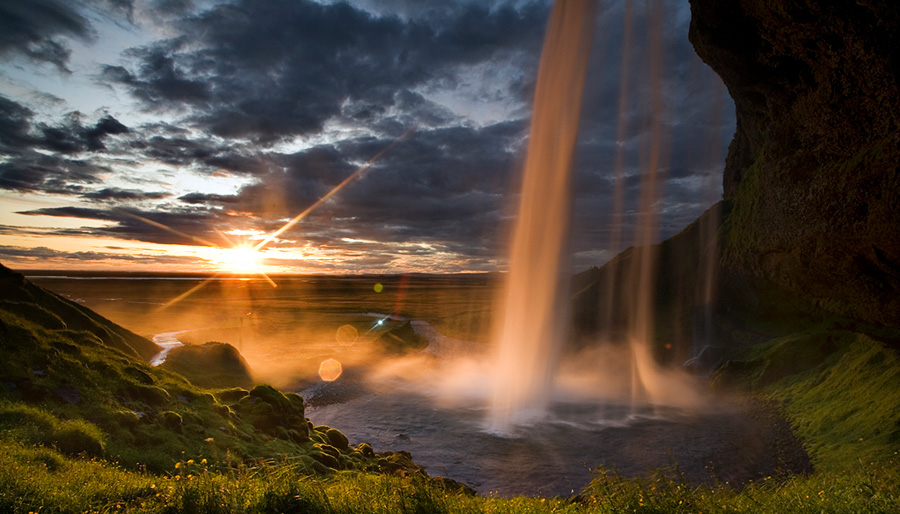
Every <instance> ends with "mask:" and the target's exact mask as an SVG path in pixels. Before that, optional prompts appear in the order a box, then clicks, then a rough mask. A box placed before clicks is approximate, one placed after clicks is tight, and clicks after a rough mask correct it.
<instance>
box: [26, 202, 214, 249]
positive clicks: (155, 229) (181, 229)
mask: <svg viewBox="0 0 900 514" xmlns="http://www.w3.org/2000/svg"><path fill="white" fill-rule="evenodd" d="M18 214H24V215H28V216H56V217H63V218H80V219H89V220H99V221H109V222H114V223H115V224H114V225H112V226H110V227H96V228H95V227H89V228H82V229H79V230H78V235H90V236H95V237H99V236H105V237H116V238H121V239H134V240H139V241H147V242H152V243H161V244H187V245H198V244H199V245H206V244H215V243H217V242H219V240H220V237H219V236H218V235H217V233H216V231H215V229H216V226H217V220H216V216H215V214H214V213H211V212H210V211H208V210H206V209H199V208H196V209H181V210H167V211H140V210H124V209H99V208H87V207H47V208H42V209H32V210H29V211H21V212H19V213H18ZM164 227H165V228H164ZM58 233H61V232H58Z"/></svg>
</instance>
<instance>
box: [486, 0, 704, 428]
mask: <svg viewBox="0 0 900 514" xmlns="http://www.w3.org/2000/svg"><path fill="white" fill-rule="evenodd" d="M647 7H648V9H647V15H648V16H647V25H646V29H647V35H648V40H647V55H646V59H647V61H648V65H649V66H648V67H647V69H646V70H645V75H644V76H643V77H641V82H642V84H645V85H646V86H648V87H647V88H646V90H647V91H648V92H649V101H644V102H640V104H639V105H640V108H641V109H642V110H643V112H644V120H645V122H644V123H645V125H644V127H643V133H644V134H646V136H647V137H645V138H644V140H643V144H642V148H641V170H642V171H641V174H640V199H639V204H638V206H637V211H636V214H637V219H636V224H635V229H634V251H632V252H631V257H630V258H629V259H623V260H622V262H620V261H619V260H618V258H617V259H614V261H613V262H612V263H611V265H610V266H609V268H610V269H609V270H608V271H610V273H609V278H608V280H607V282H606V284H607V285H606V287H605V290H604V291H602V292H601V294H604V295H605V298H604V299H603V301H601V302H600V305H602V306H603V311H602V312H599V313H598V315H599V319H600V323H601V327H600V336H599V344H601V345H606V344H612V345H616V344H621V343H627V345H628V348H629V350H628V351H627V352H625V355H627V356H626V357H624V359H625V360H624V361H617V362H616V363H614V364H613V366H617V367H618V369H619V370H620V373H621V371H622V370H629V371H626V372H625V376H623V377H622V379H623V380H622V382H623V383H624V384H627V385H626V387H625V389H626V390H627V391H628V393H625V395H623V397H620V398H618V400H619V401H625V402H629V401H630V403H631V405H632V412H637V411H638V410H640V409H643V408H645V406H648V405H649V406H654V405H660V404H665V405H677V406H683V407H686V406H696V405H698V404H699V403H702V396H701V395H700V394H699V392H698V391H697V389H696V387H694V385H693V384H692V382H691V380H690V379H689V377H687V376H686V375H684V374H681V373H679V372H677V371H675V370H669V369H665V368H663V367H661V366H660V365H659V364H658V363H657V362H656V360H655V358H654V356H653V349H652V345H651V342H652V341H653V339H654V329H655V327H654V323H655V319H654V303H655V299H654V291H655V284H654V281H655V273H656V270H657V268H658V266H657V262H656V261H657V258H658V256H657V254H656V248H655V247H654V244H655V243H656V242H657V239H658V234H659V211H660V200H661V196H662V194H661V189H662V184H663V180H664V177H665V172H666V166H664V162H665V159H667V158H668V152H669V146H670V144H671V141H670V135H669V134H668V133H667V132H666V129H667V128H669V126H668V124H667V123H666V121H665V120H666V119H668V118H667V116H668V115H669V112H668V109H669V107H668V106H667V104H666V98H665V97H666V95H664V94H663V80H662V68H663V63H664V57H663V42H662V38H661V33H662V30H661V27H662V23H663V19H664V13H663V5H662V4H661V3H652V4H648V6H647ZM595 13H596V3H595V2H593V1H582V0H569V1H558V2H557V3H556V4H555V5H554V8H553V13H552V15H551V19H550V22H549V25H548V30H547V35H546V37H545V42H544V48H543V52H542V54H541V64H540V70H539V73H538V81H537V88H536V92H535V100H534V111H533V116H532V124H531V132H530V139H529V146H528V153H527V156H526V161H525V167H524V174H523V186H522V196H521V200H520V204H519V216H518V220H517V224H516V227H515V230H514V232H513V240H512V247H511V252H510V267H509V273H508V274H507V281H506V287H505V292H504V297H503V301H502V303H501V304H500V308H499V309H498V318H499V323H498V324H497V325H496V327H495V333H494V339H493V340H494V343H495V345H496V346H495V355H494V361H493V363H494V370H495V373H494V381H495V382H494V387H493V391H492V397H491V403H490V416H489V420H488V422H489V428H490V429H491V430H492V431H495V432H499V433H509V431H510V429H511V428H512V427H514V426H515V425H517V424H519V423H522V422H528V421H531V420H534V419H536V418H539V417H542V416H544V414H545V413H546V412H547V408H548V406H549V404H550V400H551V395H552V394H553V390H554V378H555V373H556V367H557V364H558V360H559V358H560V350H561V346H562V340H561V339H562V335H563V332H564V329H565V323H566V321H567V316H566V312H565V309H564V305H565V302H566V299H567V298H566V296H567V295H566V291H564V288H563V287H562V286H561V284H562V283H563V281H562V280H561V277H562V273H563V272H564V271H565V266H566V264H567V259H568V245H569V241H568V236H569V222H570V219H569V218H570V211H571V203H572V198H571V191H570V189H571V180H572V179H571V168H572V160H573V151H574V147H575V142H576V134H577V129H578V122H579V114H580V113H579V111H580V106H581V95H582V89H583V83H584V77H585V74H586V67H587V61H588V53H589V49H590V46H591V39H592V29H593V25H594V16H595ZM631 15H632V9H631V2H626V5H625V23H624V29H625V30H624V34H623V55H622V65H621V66H622V78H621V84H620V88H621V89H620V92H619V101H620V106H619V127H618V131H617V144H618V148H617V152H616V163H615V191H614V212H613V226H612V227H611V236H610V241H609V243H610V246H609V248H610V249H611V250H613V251H617V250H618V249H619V246H620V244H621V240H622V239H623V237H622V225H623V224H624V220H623V217H624V216H623V214H624V212H625V207H624V204H625V202H624V188H625V177H624V173H623V170H624V168H625V163H624V161H625V153H624V149H623V148H622V146H623V145H624V140H625V139H626V136H627V131H626V126H625V120H626V118H627V116H628V109H629V104H628V91H629V90H630V89H633V88H630V87H629V79H628V77H629V66H630V61H631V59H630V49H629V47H630V45H631V39H632V38H631V32H632V30H631V23H632V22H631ZM712 258H715V256H713V257H712ZM625 264H627V265H625ZM706 265H707V268H712V267H714V266H713V261H709V262H707V263H706ZM714 280H715V277H714V276H712V275H706V276H704V279H703V281H704V283H703V284H702V286H701V287H702V288H703V295H702V296H703V298H702V300H703V301H705V302H707V303H709V302H711V301H712V298H711V296H712V294H713V291H714V286H713V284H714ZM615 317H618V319H616V320H615V321H614V319H613V318H615ZM617 339H618V341H617ZM617 355H619V357H617V358H618V359H622V358H623V357H621V355H622V352H618V353H617ZM598 364H602V366H600V365H598V369H599V368H601V367H605V368H606V369H608V368H609V367H610V363H598ZM625 377H628V378H625Z"/></svg>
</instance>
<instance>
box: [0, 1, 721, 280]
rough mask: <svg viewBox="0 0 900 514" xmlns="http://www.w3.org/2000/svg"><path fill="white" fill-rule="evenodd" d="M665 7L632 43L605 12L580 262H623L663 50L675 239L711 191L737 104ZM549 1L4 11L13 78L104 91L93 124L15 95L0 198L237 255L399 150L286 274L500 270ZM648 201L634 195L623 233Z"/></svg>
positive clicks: (3, 138)
mask: <svg viewBox="0 0 900 514" xmlns="http://www.w3.org/2000/svg"><path fill="white" fill-rule="evenodd" d="M665 8H666V17H665V20H666V22H665V24H663V25H656V26H653V24H652V23H650V18H649V16H648V13H646V12H644V11H643V10H642V8H637V7H635V8H634V10H633V11H634V12H633V16H632V18H631V23H632V29H633V30H632V38H631V41H630V44H629V47H628V52H623V44H624V43H623V40H624V39H625V38H624V32H625V31H624V13H625V9H624V4H621V3H615V2H613V3H610V4H607V3H604V9H603V10H602V12H601V15H600V17H599V19H598V21H597V23H598V30H597V41H596V42H595V45H594V47H595V50H594V53H593V54H592V64H591V72H590V75H589V78H588V84H587V87H586V94H585V95H586V96H585V107H584V115H583V118H584V119H583V123H582V129H581V144H580V146H579V149H578V165H577V170H576V198H575V202H574V209H575V211H574V220H575V225H574V228H573V235H574V240H575V243H574V246H573V250H574V252H575V257H574V265H575V267H576V268H582V269H583V268H584V267H587V266H590V265H596V264H601V263H602V262H603V261H604V260H606V259H608V258H609V257H611V256H612V255H611V253H612V252H614V251H615V249H614V248H611V247H610V243H609V240H608V236H609V233H610V223H611V221H612V219H613V217H612V213H611V206H612V203H613V200H612V198H613V185H614V179H613V177H614V168H615V163H616V162H617V161H616V159H617V155H618V156H619V157H620V158H621V161H622V162H623V163H624V165H623V166H622V173H623V175H624V177H625V192H626V195H627V196H626V197H627V198H633V197H635V195H636V190H637V187H638V185H639V174H640V172H641V170H642V166H644V164H643V162H644V161H645V160H644V159H642V157H641V155H642V151H643V148H644V147H645V145H646V142H647V139H648V133H649V130H650V123H649V122H648V121H647V120H648V116H649V114H648V108H647V106H648V103H649V102H650V98H651V95H652V94H653V91H652V89H651V86H650V82H652V81H651V80H649V78H650V77H652V76H654V75H652V74H651V72H650V71H648V69H647V68H648V63H650V62H654V59H653V55H654V54H653V50H654V48H658V50H656V51H659V52H661V55H663V56H664V57H665V58H664V59H662V60H661V61H659V62H661V63H662V64H661V65H660V66H659V68H658V69H657V70H656V72H655V73H656V74H657V75H658V76H660V77H661V84H662V86H661V87H660V88H659V89H658V90H657V91H661V92H662V93H661V94H662V97H663V100H664V104H665V107H664V109H663V110H661V111H660V112H658V113H656V114H657V115H658V116H661V117H662V126H663V127H664V129H665V134H666V138H665V142H666V143H667V144H666V148H667V151H666V160H665V165H664V166H665V169H664V170H662V171H663V172H664V174H665V176H666V177H667V184H668V188H667V190H668V194H667V196H666V197H665V198H664V199H663V200H662V203H661V204H660V209H661V210H662V212H663V220H662V234H663V235H671V234H672V233H674V232H677V231H678V230H680V229H681V228H683V226H684V225H685V224H687V223H688V222H690V221H691V220H692V219H693V218H694V217H696V216H697V215H698V214H699V213H700V212H702V210H704V209H705V208H706V207H708V206H709V205H710V204H711V203H712V202H713V201H715V199H716V198H717V196H718V194H719V191H720V187H719V185H718V184H719V178H718V171H717V170H719V169H721V166H722V161H723V159H724V149H725V145H726V144H727V141H728V139H730V136H731V132H732V130H733V125H734V118H733V108H732V107H731V105H730V103H729V102H728V100H727V98H725V99H724V101H723V100H722V98H723V97H724V92H723V90H722V88H721V83H720V82H719V81H718V78H717V77H715V75H713V74H712V72H711V71H709V70H708V69H707V68H705V66H703V65H702V64H701V63H700V62H699V60H698V59H697V58H696V57H695V56H694V55H693V52H692V50H691V48H690V45H689V43H688V42H687V23H688V21H689V20H688V18H687V9H686V6H681V5H675V4H672V5H668V4H666V5H665ZM548 11H549V5H548V4H547V3H546V2H522V1H516V2H494V3H490V4H486V3H484V2H475V1H471V2H440V3H437V4H434V5H430V4H429V3H426V4H423V3H421V2H404V1H400V0H391V1H387V0H369V1H358V2H354V3H344V2H313V1H294V0H282V1H268V2H254V1H250V0H233V1H230V2H203V3H202V5H201V3H200V2H197V3H196V4H194V3H192V2H188V1H178V2H176V1H172V0H166V1H154V2H141V1H138V0H135V1H134V2H130V1H124V0H120V1H115V2H113V1H107V2H93V3H87V4H69V3H63V2H55V1H52V0H41V1H40V2H31V3H25V4H24V5H23V4H22V3H20V2H12V1H0V14H2V15H6V16H0V20H4V21H3V22H2V23H3V24H4V25H9V27H7V28H9V29H10V30H11V31H12V32H10V31H7V32H5V34H6V35H5V36H3V37H2V38H0V57H2V58H3V59H4V61H3V66H4V68H3V72H4V73H12V72H11V71H10V70H12V68H14V67H15V68H18V69H25V70H29V69H34V70H38V71H35V72H34V73H36V74H37V73H43V74H44V75H46V74H48V73H51V72H48V69H49V70H51V71H52V73H51V74H55V75H58V76H60V77H62V76H67V75H70V74H73V73H81V74H84V76H86V77H89V79H90V80H91V81H92V83H93V84H94V87H95V90H94V91H95V94H96V95H97V96H96V102H95V105H96V108H95V110H94V111H93V112H89V113H82V112H78V111H68V112H63V113H60V112H59V111H58V108H55V109H50V108H48V107H47V105H46V103H42V102H40V101H36V100H35V99H36V98H40V97H41V94H43V95H44V96H46V95H47V94H48V92H47V91H42V90H41V89H40V87H39V86H37V85H36V84H39V82H40V81H39V80H37V79H35V80H33V81H31V82H28V83H27V87H26V86H23V87H22V88H20V89H19V90H18V91H6V90H0V189H2V190H6V191H7V193H8V194H20V195H39V196H46V195H52V196H53V197H54V198H56V199H57V200H58V202H63V203H67V205H63V206H59V205H58V204H55V205H54V206H52V207H41V206H35V207H34V208H27V209H20V210H19V211H18V212H20V213H21V214H24V215H27V217H28V218H27V219H32V220H33V219H37V218H36V217H38V216H39V217H41V219H44V220H49V219H54V218H59V219H62V218H65V219H69V220H71V219H83V220H85V221H86V223H85V226H83V227H81V228H79V229H77V230H73V229H72V228H71V227H70V228H67V229H65V230H63V229H60V231H59V234H63V233H65V234H66V235H67V236H70V237H84V238H90V237H102V238H114V239H128V240H135V241H143V242H147V243H157V244H175V245H194V244H197V239H202V240H204V241H211V242H215V243H216V244H222V243H221V241H223V235H222V234H223V233H232V234H233V233H237V232H240V233H243V234H257V235H256V236H253V237H261V236H259V234H262V233H271V232H272V231H274V230H276V229H278V228H279V227H280V226H281V225H282V224H283V223H284V222H285V221H286V220H287V219H290V218H291V217H293V216H295V215H296V214H298V213H299V212H302V211H303V210H304V209H306V208H307V207H309V206H310V205H312V204H314V203H315V202H316V201H317V200H318V199H319V198H321V197H322V196H323V195H326V194H327V193H328V192H329V191H331V190H332V189H333V188H334V187H336V186H338V185H339V184H341V182H342V181H344V179H346V178H347V177H348V176H350V175H351V174H353V173H354V172H355V171H356V170H358V169H359V168H360V167H362V166H366V163H368V162H369V161H370V159H372V157H373V156H376V155H379V153H380V152H382V151H383V150H384V149H385V148H388V147H390V149H389V150H388V151H387V152H384V153H383V154H382V155H381V156H380V157H379V158H378V159H377V160H375V161H374V162H371V166H370V167H369V168H368V169H367V172H366V173H365V176H364V177H362V178H361V179H360V180H357V181H355V182H353V183H352V184H350V185H348V186H347V187H345V188H344V189H342V190H341V191H340V192H339V193H338V194H336V195H335V196H334V197H332V198H331V199H330V200H329V201H327V202H325V203H324V204H322V205H321V206H320V207H319V208H317V209H316V210H315V211H313V212H312V213H311V214H310V215H309V216H308V217H307V218H306V219H304V220H303V221H302V222H301V223H299V224H298V225H296V226H295V227H294V228H293V229H292V230H291V231H289V232H286V233H285V234H283V235H282V236H281V237H280V238H279V239H278V240H276V241H274V242H273V243H272V245H271V247H272V249H273V250H276V249H277V250H279V252H278V253H277V255H276V254H275V253H274V252H273V254H272V256H271V260H272V262H275V260H276V259H277V260H278V263H279V264H284V265H285V266H286V267H285V268H284V269H285V270H288V269H296V270H298V271H302V269H301V267H302V266H301V263H300V262H301V261H302V259H298V261H297V262H294V263H293V264H291V258H290V252H291V251H292V249H293V250H294V251H296V252H297V253H298V255H299V254H301V253H303V252H304V251H307V250H308V249H309V248H313V247H316V248H326V249H329V250H331V251H332V252H333V254H334V255H338V254H340V252H342V251H343V252H344V253H345V255H346V256H347V259H344V260H341V261H340V263H338V262H337V261H335V265H334V266H333V269H332V270H330V271H336V272H358V271H404V270H408V271H476V270H493V269H496V268H497V267H498V266H499V267H502V263H503V247H504V246H505V238H506V235H505V233H506V230H507V229H508V228H509V223H510V221H511V219H512V217H513V216H514V209H515V205H516V192H515V185H516V182H517V176H518V172H519V168H520V167H521V166H520V165H521V159H522V157H523V155H524V149H525V148H526V145H527V134H528V123H529V114H530V105H529V104H530V97H531V94H532V92H533V87H534V80H535V77H536V74H537V63H538V58H539V53H540V48H541V44H542V37H543V32H544V26H545V24H546V21H547V16H548ZM10 20H15V23H13V21H10ZM0 28H3V27H0ZM114 29H115V30H126V29H127V30H128V31H130V32H131V33H133V34H139V35H140V36H141V38H142V39H141V43H140V44H138V45H134V46H130V47H127V48H126V47H123V48H121V52H120V53H119V57H118V58H117V59H116V60H115V61H114V62H99V61H98V62H93V64H92V65H91V66H90V67H88V68H87V69H85V68H84V66H79V67H77V71H76V67H74V66H73V65H72V64H73V62H76V57H78V56H79V55H80V54H78V53H77V51H83V49H84V48H91V45H94V46H96V45H102V44H106V41H105V40H104V38H106V37H107V36H108V34H111V33H114ZM654 31H657V32H658V34H657V35H658V36H660V38H661V39H660V43H658V44H657V43H653V41H652V40H651V38H650V37H649V36H650V35H651V34H653V33H654ZM73 52H75V53H73ZM623 55H628V56H629V61H628V62H626V65H625V66H623V64H622V59H623ZM78 62H82V61H78ZM623 73H626V74H627V75H626V77H627V80H625V81H623V80H622V74H623ZM623 85H624V87H626V88H627V91H628V94H627V95H625V96H624V98H625V100H626V103H624V104H621V105H620V99H621V98H623V95H622V87H623ZM23 90H24V91H23ZM62 100H64V101H65V100H66V99H65V98H63V99H62ZM620 119H621V120H623V123H624V129H623V128H620ZM410 129H414V132H412V133H411V134H410V135H408V136H407V137H404V138H403V140H402V141H399V142H397V143H396V144H394V143H395V142H396V141H397V139H398V138H399V137H400V136H401V135H403V134H404V133H407V132H408V131H409V130H410ZM620 136H621V137H622V140H621V141H619V140H618V138H619V137H620ZM392 145H393V146H392ZM617 152H619V153H617ZM711 177H713V180H712V182H711V181H710V178H711ZM634 209H635V204H634V201H630V202H629V203H627V204H626V212H625V215H624V217H623V219H624V220H625V225H623V228H624V233H625V234H626V236H625V237H626V241H627V237H628V236H627V234H629V233H630V232H631V229H632V227H633V224H634V221H635V219H636V218H637V217H639V213H635V212H634ZM21 214H20V215H18V216H19V219H21V218H23V216H21ZM88 220H91V221H90V222H87V221H88ZM23 225H24V224H23ZM163 227H168V228H163ZM185 235H190V236H192V237H193V239H192V238H188V237H185ZM0 237H5V236H2V235H0ZM248 237H250V236H248ZM226 239H227V238H226ZM34 244H35V246H34V248H38V246H39V242H35V243H34ZM9 247H15V248H19V246H18V245H9ZM16 251H19V250H16ZM35 251H36V250H35ZM19 252H20V254H21V251H19ZM26 253H27V252H26ZM4 255H7V257H5V258H12V259H14V260H15V255H19V254H15V255H13V254H9V253H5V254H4ZM55 258H62V256H61V255H57V256H56V257H55ZM88 258H90V256H85V255H76V254H74V253H73V254H72V255H71V259H73V260H75V261H77V260H78V259H88ZM303 262H306V264H310V262H309V261H308V260H306V261H303ZM442 263H443V264H442ZM317 266H319V267H321V266H324V265H323V264H321V263H319V264H317Z"/></svg>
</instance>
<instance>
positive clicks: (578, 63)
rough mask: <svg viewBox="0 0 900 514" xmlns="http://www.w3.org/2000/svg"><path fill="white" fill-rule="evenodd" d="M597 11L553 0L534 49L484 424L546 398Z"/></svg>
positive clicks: (512, 416)
mask: <svg viewBox="0 0 900 514" xmlns="http://www.w3.org/2000/svg"><path fill="white" fill-rule="evenodd" d="M596 11H597V5H596V2H595V1H593V0H569V1H561V2H556V4H555V5H554V7H553V12H552V14H551V16H550V22H549V24H548V28H547V34H546V36H545V38H544V47H543V50H542V53H541V62H540V69H539V71H538V80H537V87H536V91H535V98H534V110H533V114H532V119H531V131H530V138H529V145H528V153H527V156H526V161H525V169H524V178H523V185H522V196H521V200H520V204H519V217H518V222H517V224H516V228H515V231H514V233H513V241H512V249H511V253H510V266H509V273H508V276H507V283H506V290H505V296H504V299H503V303H502V307H501V311H500V312H501V313H502V314H501V320H502V321H501V323H500V325H499V327H498V328H497V332H496V334H495V338H494V341H495V344H496V345H497V346H496V355H495V360H494V362H495V366H496V368H495V374H494V379H495V381H496V383H495V387H494V390H493V395H492V398H491V410H490V413H491V414H490V419H489V424H490V428H491V429H492V430H494V431H498V432H506V431H508V429H509V428H510V427H511V425H512V424H514V423H515V422H516V421H517V417H518V416H521V415H523V414H525V415H529V414H531V415H535V414H537V415H540V413H542V412H543V411H544V410H545V409H546V407H547V405H548V402H549V398H550V392H551V390H552V387H553V374H554V371H555V364H556V360H557V357H558V353H559V347H560V344H561V341H560V339H561V336H562V330H563V328H564V323H563V321H564V319H565V316H564V315H563V309H562V305H563V300H564V295H563V294H562V292H561V291H560V287H559V284H560V273H561V272H562V271H563V270H564V267H565V266H564V265H565V261H566V258H567V248H568V236H569V218H570V216H571V212H570V211H571V191H570V190H571V168H572V159H573V152H574V148H575V141H576V135H577V132H578V122H579V118H580V114H581V96H582V90H583V87H584V77H585V74H586V72H587V62H588V54H589V51H590V46H591V42H592V39H593V38H592V36H593V28H594V23H595V16H596Z"/></svg>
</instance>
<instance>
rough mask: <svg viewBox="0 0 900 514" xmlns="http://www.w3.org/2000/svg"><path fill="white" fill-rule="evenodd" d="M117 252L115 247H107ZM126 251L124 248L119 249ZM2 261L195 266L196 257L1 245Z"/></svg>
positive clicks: (18, 262)
mask: <svg viewBox="0 0 900 514" xmlns="http://www.w3.org/2000/svg"><path fill="white" fill-rule="evenodd" d="M107 248H109V249H112V250H116V249H117V248H115V247H107ZM118 249H119V250H124V248H118ZM0 259H3V260H5V261H8V262H13V263H16V264H24V263H40V262H41V261H51V262H52V260H58V259H65V260H73V261H83V262H89V261H120V262H125V263H145V264H195V263H196V262H197V260H198V259H197V258H196V257H186V256H170V255H144V254H122V253H112V252H64V251H59V250H54V249H52V248H47V247H46V246H38V247H33V248H24V247H21V246H9V245H0Z"/></svg>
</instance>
